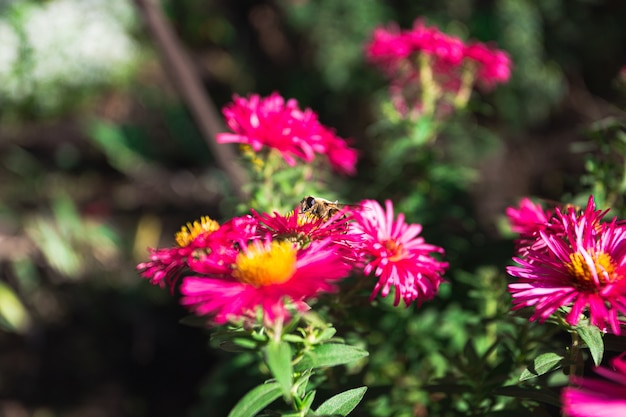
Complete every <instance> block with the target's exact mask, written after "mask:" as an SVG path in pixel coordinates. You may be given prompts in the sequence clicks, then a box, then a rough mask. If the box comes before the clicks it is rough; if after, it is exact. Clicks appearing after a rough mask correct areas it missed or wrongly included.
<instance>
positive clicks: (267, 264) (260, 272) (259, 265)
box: [233, 240, 297, 287]
mask: <svg viewBox="0 0 626 417" xmlns="http://www.w3.org/2000/svg"><path fill="white" fill-rule="evenodd" d="M296 252H297V251H296V248H295V247H294V245H293V243H291V242H289V241H286V240H284V241H279V242H276V241H274V242H272V244H271V246H269V247H267V246H263V245H259V244H251V245H250V246H248V250H247V251H245V252H241V253H240V254H239V255H237V259H236V260H235V271H234V272H233V276H234V277H235V278H237V279H238V280H239V281H241V282H244V283H246V284H250V285H254V286H255V287H263V286H266V285H272V284H282V283H284V282H287V281H289V280H290V279H291V277H293V275H294V273H295V272H296Z"/></svg>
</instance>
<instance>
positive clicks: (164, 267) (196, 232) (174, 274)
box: [137, 217, 220, 290]
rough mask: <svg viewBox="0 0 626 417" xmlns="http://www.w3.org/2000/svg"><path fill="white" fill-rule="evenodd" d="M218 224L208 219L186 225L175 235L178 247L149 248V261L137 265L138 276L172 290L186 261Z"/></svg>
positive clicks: (203, 218)
mask: <svg viewBox="0 0 626 417" xmlns="http://www.w3.org/2000/svg"><path fill="white" fill-rule="evenodd" d="M219 227H220V226H219V224H218V223H217V222H216V221H214V220H211V219H210V218H209V217H202V218H201V219H200V221H195V222H193V223H187V225H186V226H183V227H182V228H181V230H180V232H178V233H177V234H176V243H177V244H178V246H175V247H171V248H159V249H155V248H149V249H148V251H149V252H150V261H148V262H142V263H140V264H139V265H137V270H138V271H139V273H140V275H141V276H142V277H144V278H147V279H149V280H150V283H151V284H153V285H159V286H160V287H161V288H163V287H165V286H166V285H167V286H169V287H170V288H171V289H172V290H173V289H174V286H175V285H176V282H177V281H178V278H179V277H180V275H181V274H182V272H183V271H184V270H185V268H186V266H187V259H188V258H189V256H190V255H191V254H192V253H194V251H196V250H197V249H199V248H201V247H203V246H205V245H204V244H203V242H204V239H205V238H206V237H207V236H208V235H210V234H212V233H214V232H215V231H216V230H218V229H219Z"/></svg>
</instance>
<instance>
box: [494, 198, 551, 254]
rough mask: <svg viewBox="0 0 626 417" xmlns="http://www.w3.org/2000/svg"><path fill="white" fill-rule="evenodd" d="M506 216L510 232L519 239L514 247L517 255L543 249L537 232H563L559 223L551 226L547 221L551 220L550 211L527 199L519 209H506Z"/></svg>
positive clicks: (521, 202)
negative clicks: (529, 250)
mask: <svg viewBox="0 0 626 417" xmlns="http://www.w3.org/2000/svg"><path fill="white" fill-rule="evenodd" d="M506 215H507V217H508V218H509V223H510V225H511V230H512V231H513V232H515V233H519V235H520V237H519V239H516V241H515V245H516V249H517V252H518V254H520V255H523V254H525V253H526V252H527V251H528V249H529V248H531V247H534V248H535V249H539V248H540V247H545V245H543V241H542V240H539V241H538V240H537V239H538V238H539V232H541V231H542V230H546V229H550V231H551V233H552V234H558V233H560V232H562V231H563V229H562V228H561V227H560V225H559V223H556V224H552V223H550V222H549V219H551V218H552V215H553V213H552V210H548V209H545V210H544V208H543V207H541V205H540V204H535V203H533V202H532V201H531V200H530V199H529V198H524V199H522V200H521V201H520V203H519V207H518V208H515V207H509V208H507V209H506Z"/></svg>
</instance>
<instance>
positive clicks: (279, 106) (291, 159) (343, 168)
mask: <svg viewBox="0 0 626 417" xmlns="http://www.w3.org/2000/svg"><path fill="white" fill-rule="evenodd" d="M222 112H223V113H224V117H225V118H226V123H227V124H228V127H229V128H230V129H231V130H232V131H233V132H234V133H219V134H218V135H217V138H216V139H217V141H218V142H219V143H242V144H247V145H249V146H250V147H252V149H253V150H254V151H255V152H260V151H261V150H262V149H265V148H267V149H274V150H276V151H278V152H279V153H280V155H281V156H282V157H283V159H284V160H285V161H286V162H287V163H288V164H289V165H291V166H294V165H295V164H296V158H299V159H301V160H303V161H305V162H312V161H313V159H314V158H315V156H316V154H320V155H326V156H327V157H328V159H329V162H330V164H331V166H332V168H333V169H335V170H336V171H337V172H339V173H342V174H354V173H355V170H356V169H355V166H356V157H357V153H356V150H354V149H352V148H349V147H348V146H347V143H346V141H345V140H344V139H342V138H340V137H338V136H336V135H335V133H334V132H333V131H332V130H331V129H329V128H328V127H326V126H324V125H322V124H321V123H320V122H319V120H318V118H317V114H316V113H315V112H314V111H313V110H311V109H308V108H307V109H305V110H301V109H300V108H299V107H298V102H297V101H296V100H294V99H290V100H287V101H286V102H285V99H284V98H283V97H281V96H280V95H279V94H278V93H272V94H271V95H270V96H269V97H265V98H262V97H260V96H259V95H257V94H253V95H251V96H249V97H248V98H247V99H246V98H243V97H239V96H237V95H235V96H234V98H233V102H232V103H230V104H228V105H227V106H225V107H224V108H223V109H222Z"/></svg>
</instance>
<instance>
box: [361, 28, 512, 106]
mask: <svg viewBox="0 0 626 417" xmlns="http://www.w3.org/2000/svg"><path fill="white" fill-rule="evenodd" d="M365 55H366V58H367V60H368V61H369V62H370V63H372V64H373V65H375V66H376V67H378V68H379V69H380V70H381V72H383V74H385V76H387V77H388V78H389V80H390V96H391V99H392V103H393V104H394V106H395V107H396V110H397V111H398V112H399V113H400V114H401V115H402V116H403V117H408V116H415V115H417V116H419V115H420V114H421V110H420V107H421V106H422V105H423V104H424V103H422V99H423V97H422V93H423V91H424V89H428V90H429V91H430V92H429V93H428V95H430V94H433V92H434V93H435V94H437V95H438V96H439V97H437V98H436V99H437V105H436V109H435V110H436V112H437V115H438V116H440V117H441V116H444V115H446V114H448V113H449V112H450V111H451V110H452V109H453V108H454V107H455V106H461V105H464V104H465V103H466V100H467V97H469V95H468V91H467V90H468V88H469V89H471V88H472V87H473V86H474V84H479V85H481V86H483V87H485V88H492V87H494V86H495V85H496V84H502V83H505V82H507V81H508V80H509V78H510V75H511V67H512V63H511V60H510V58H509V56H508V54H507V53H506V52H504V51H501V50H498V49H495V48H490V47H488V46H487V45H485V44H483V43H480V42H471V43H465V42H463V41H462V40H461V39H459V38H457V37H455V36H451V35H447V34H445V33H443V32H441V31H440V30H439V29H438V28H437V27H436V26H426V24H425V22H424V20H423V19H421V18H418V19H416V20H415V22H414V23H413V27H412V28H411V29H410V30H401V29H400V28H399V27H398V26H397V24H395V23H394V24H391V25H389V27H388V28H383V27H379V28H376V29H374V31H373V32H372V37H371V39H370V41H369V42H368V43H367V44H366V45H365ZM422 55H423V56H426V57H428V61H427V64H426V65H428V66H429V67H430V73H431V74H432V75H428V76H425V77H424V78H422V76H421V74H423V72H422V71H423V65H424V62H423V61H422V62H421V63H420V60H419V59H418V57H420V56H422ZM470 63H471V64H473V65H467V64H470ZM420 65H422V67H420ZM471 71H474V75H473V77H474V78H473V79H471V78H468V77H467V73H468V72H471ZM468 79H471V80H473V81H472V82H471V84H470V85H465V84H464V81H463V80H466V81H465V83H467V80H468ZM422 83H424V84H422ZM426 83H429V84H433V85H426ZM457 95H458V97H457V98H456V101H455V98H454V97H455V96H457Z"/></svg>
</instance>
